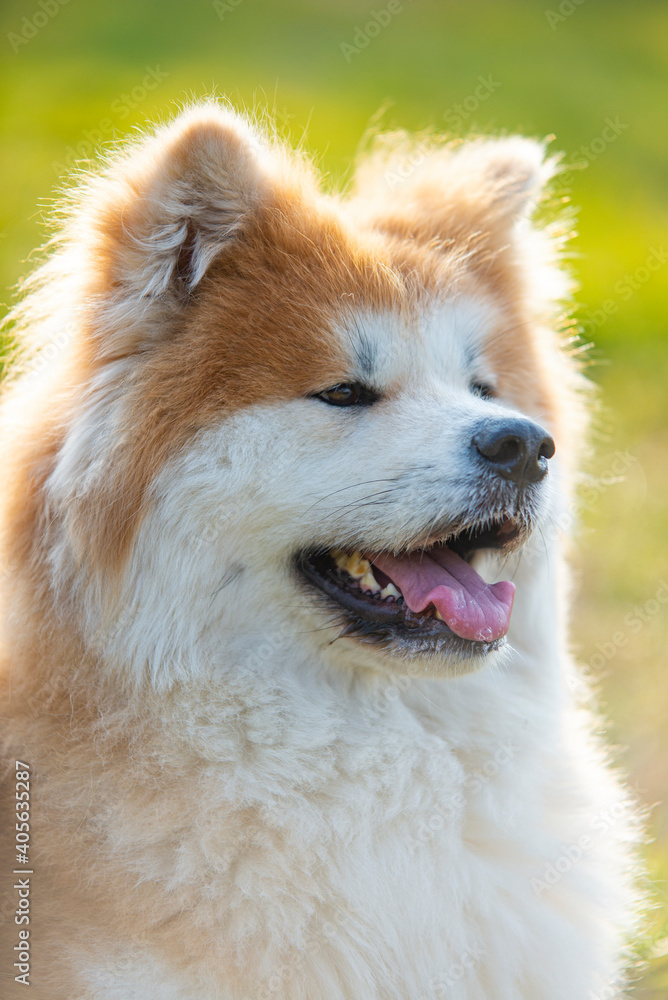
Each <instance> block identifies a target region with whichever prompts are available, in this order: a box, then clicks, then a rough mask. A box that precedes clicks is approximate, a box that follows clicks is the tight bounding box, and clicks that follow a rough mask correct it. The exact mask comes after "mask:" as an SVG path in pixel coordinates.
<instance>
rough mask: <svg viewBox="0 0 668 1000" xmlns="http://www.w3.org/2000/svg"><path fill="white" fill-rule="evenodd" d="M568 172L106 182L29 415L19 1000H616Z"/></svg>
mask: <svg viewBox="0 0 668 1000" xmlns="http://www.w3.org/2000/svg"><path fill="white" fill-rule="evenodd" d="M557 173H558V158H557V157H554V156H549V155H547V153H546V150H545V147H544V144H542V143H539V142H536V141H533V140H530V139H525V138H521V137H500V138H470V139H468V140H466V141H464V142H460V143H458V142H453V141H450V140H439V139H437V138H435V137H431V138H427V139H415V140H414V139H410V137H406V136H404V137H402V136H399V135H395V136H393V137H392V136H390V137H385V138H383V137H381V138H379V139H378V141H377V142H376V143H375V145H374V146H373V148H372V149H371V150H370V151H369V152H368V154H367V156H366V158H365V159H364V160H363V162H361V163H360V164H359V167H358V169H357V172H356V175H355V179H354V182H353V184H352V186H351V188H350V190H349V191H347V192H346V193H344V194H341V195H337V194H333V193H329V192H327V191H326V190H324V188H323V186H322V184H321V183H320V181H319V179H318V177H317V175H316V171H315V169H314V168H313V166H312V165H311V163H310V162H309V160H308V158H307V157H306V156H305V155H303V154H302V153H297V152H294V151H291V150H290V149H289V148H288V146H287V145H286V144H285V143H284V142H283V141H282V140H281V139H280V138H279V137H277V136H276V135H275V134H273V132H272V130H271V126H268V127H265V126H263V125H260V124H258V123H257V121H255V120H252V119H251V118H250V117H247V116H244V115H242V114H238V113H236V112H235V111H234V110H232V109H231V108H229V107H228V106H226V105H223V104H222V103H218V102H205V103H201V104H196V105H193V106H190V107H188V108H186V109H184V110H183V111H182V112H181V113H180V114H179V115H177V116H176V117H175V118H174V119H173V120H172V121H170V122H168V123H167V124H165V125H162V126H159V127H156V128H155V130H154V131H152V132H151V133H150V134H146V135H144V136H142V137H141V138H140V139H138V140H137V141H134V142H133V143H132V144H130V145H129V146H125V147H124V148H122V149H120V150H118V151H116V152H115V153H113V154H111V156H110V158H109V160H108V162H106V163H105V164H103V165H102V166H101V167H100V168H99V169H98V170H93V171H92V172H91V173H90V174H88V175H86V176H84V177H81V178H80V179H79V180H78V182H77V183H76V185H75V186H74V188H73V190H72V192H71V194H70V196H69V200H68V202H67V205H66V206H65V210H64V212H63V213H62V216H61V222H60V228H59V230H58V233H57V234H56V236H55V237H54V240H53V241H52V244H51V248H50V251H49V253H48V255H47V257H46V260H45V262H44V263H43V264H42V265H41V266H40V267H39V268H38V269H37V271H36V273H35V274H34V276H33V277H32V278H31V279H30V281H29V284H28V289H27V293H26V295H25V297H24V299H23V301H22V303H21V304H20V305H19V306H18V307H17V308H16V310H15V312H14V313H13V314H12V316H13V321H14V323H15V330H16V336H17V339H18V340H20V342H21V343H22V344H23V351H24V353H23V355H22V357H19V359H18V360H17V363H16V365H15V374H14V375H13V376H12V377H10V378H9V380H8V384H7V386H6V388H5V393H4V401H3V411H2V412H3V417H2V419H3V441H4V452H3V466H4V469H3V473H4V476H3V478H4V483H5V486H4V489H3V496H2V511H1V514H0V523H1V524H2V561H3V577H2V585H3V625H2V650H3V651H2V667H1V671H0V681H1V688H0V692H1V694H0V705H1V708H0V712H1V715H2V720H3V756H4V761H5V767H4V789H5V791H4V806H3V815H4V817H5V820H4V821H3V830H4V835H5V847H4V856H3V872H4V873H7V872H15V874H11V875H10V876H9V881H8V880H7V878H5V887H6V902H5V908H4V911H3V912H4V913H5V917H6V919H5V921H4V926H3V950H2V976H3V977H4V985H3V996H7V995H9V996H15V995H16V996H19V995H22V993H21V991H22V989H23V987H24V985H25V984H26V983H29V984H30V986H31V987H32V996H33V997H37V998H42V997H44V998H48V1000H61V998H62V1000H65V998H67V1000H73V998H76V1000H98V998H100V1000H101V998H104V1000H107V998H118V1000H158V998H160V1000H195V998H197V1000H214V998H215V1000H288V998H289V1000H440V998H448V1000H585V998H590V1000H591V998H592V997H596V998H598V1000H603V998H609V997H613V996H614V997H618V996H622V994H623V991H624V988H625V982H626V975H627V973H626V971H625V970H626V969H627V968H628V965H629V962H630V960H631V956H632V950H631V949H632V943H633V940H634V936H635V935H636V934H637V933H638V927H639V920H640V919H641V915H642V904H643V900H642V893H641V892H640V890H639V887H638V879H637V865H638V859H637V845H638V843H639V839H640V837H641V835H642V830H641V826H642V824H641V822H640V820H639V815H638V807H637V806H636V804H635V802H634V799H633V796H632V795H631V794H630V793H629V792H628V790H627V787H626V785H625V783H624V780H623V778H620V777H619V776H618V774H617V772H616V770H615V769H614V768H612V767H611V765H610V764H609V762H608V755H607V752H606V750H605V748H604V746H603V745H602V744H601V743H600V741H599V739H598V737H597V736H596V735H595V731H597V730H598V729H599V728H600V726H599V722H598V720H597V719H596V717H595V714H593V710H592V708H591V705H590V701H589V698H588V695H587V693H586V690H585V689H584V688H583V683H584V682H583V681H582V679H581V678H580V677H579V675H578V672H577V668H576V667H575V666H574V664H573V661H572V659H571V656H570V653H569V640H568V633H567V619H568V610H567V605H568V599H569V594H570V584H569V575H568V563H567V556H568V544H569V543H568V537H569V535H570V533H571V532H570V526H571V521H572V516H571V511H572V509H573V490H574V488H575V485H576V483H577V475H578V467H579V463H581V462H582V461H583V455H584V450H583V449H584V442H585V441H586V439H587V435H586V426H587V409H588V407H587V389H586V384H585V380H584V378H583V375H582V373H581V372H580V370H579V368H578V365H577V363H576V360H575V359H574V357H573V355H572V351H569V346H568V342H567V341H568V337H567V334H566V333H564V322H563V318H562V317H563V311H564V302H567V301H568V297H569V295H570V292H571V282H570V278H569V276H568V274H567V272H566V270H565V268H564V267H563V263H562V258H563V253H562V251H563V246H564V241H565V239H566V236H567V235H568V230H569V228H570V226H571V225H572V223H571V220H570V219H569V218H568V217H566V219H565V221H564V219H563V217H562V219H561V221H560V220H559V218H558V217H556V218H553V219H552V221H549V220H550V218H551V216H550V213H549V199H550V197H551V196H550V195H549V191H550V185H551V182H552V178H553V177H554V176H555V174H557ZM546 192H547V193H546ZM553 201H554V199H553ZM541 206H542V207H541ZM545 206H547V207H545ZM557 214H558V213H557ZM537 218H539V219H543V220H546V219H547V220H548V221H543V222H537V221H536V219H537ZM54 345H55V346H54ZM40 347H41V353H40ZM583 692H584V693H583ZM25 793H27V794H25ZM15 813H16V817H15ZM15 818H16V822H15V821H14V820H15ZM14 826H16V831H15V830H14ZM24 872H25V873H26V874H24ZM3 877H4V876H3ZM12 880H13V881H12ZM7 900H8V902H7Z"/></svg>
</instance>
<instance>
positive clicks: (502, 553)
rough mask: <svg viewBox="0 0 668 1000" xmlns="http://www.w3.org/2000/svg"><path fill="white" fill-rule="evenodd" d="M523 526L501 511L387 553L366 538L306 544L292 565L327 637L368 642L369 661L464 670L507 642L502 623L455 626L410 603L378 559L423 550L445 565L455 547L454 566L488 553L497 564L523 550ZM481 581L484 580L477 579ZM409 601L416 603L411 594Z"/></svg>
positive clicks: (415, 555)
mask: <svg viewBox="0 0 668 1000" xmlns="http://www.w3.org/2000/svg"><path fill="white" fill-rule="evenodd" d="M530 533H531V531H530V525H529V524H528V523H526V522H524V521H523V520H518V519H515V518H510V517H501V518H499V519H496V520H492V521H486V522H485V523H480V524H478V525H477V526H475V525H474V526H472V527H471V526H469V527H467V528H466V529H465V530H459V531H450V532H447V531H446V532H442V533H439V534H438V535H431V536H430V535H428V534H425V536H423V538H422V539H419V540H418V541H417V542H414V543H413V544H412V545H410V546H408V547H403V548H402V549H401V550H399V552H398V553H394V554H391V555H389V556H383V553H382V552H381V551H379V549H378V548H377V547H375V546H373V545H369V546H368V547H367V546H361V547H360V546H358V547H356V548H355V549H345V548H340V547H333V548H328V549H325V548H312V549H309V550H306V551H302V552H299V553H298V554H297V556H296V557H295V569H296V572H297V575H298V579H299V580H300V581H301V583H302V585H303V587H305V588H306V590H307V592H308V594H309V597H310V599H311V600H312V601H313V603H314V604H315V605H316V606H317V607H319V608H320V609H321V610H323V611H325V612H326V613H327V615H328V620H329V622H330V624H331V628H332V630H333V632H334V633H335V635H334V638H333V639H331V640H329V641H330V642H332V643H333V642H335V641H337V640H338V639H349V640H353V641H354V642H356V643H359V644H362V645H364V646H365V647H366V648H367V652H371V649H370V648H369V647H375V653H376V655H374V656H373V659H374V660H376V659H377V654H380V655H381V657H382V658H383V659H388V658H389V659H394V660H399V661H408V662H413V663H414V664H415V663H416V661H417V663H420V664H422V665H423V666H424V667H426V668H427V669H429V670H430V672H435V673H440V672H442V670H443V669H445V670H446V672H449V671H450V670H454V671H455V672H458V673H464V672H468V671H471V670H475V669H478V668H479V667H481V666H482V665H483V664H485V663H487V662H489V660H490V656H491V654H495V653H498V652H500V651H502V650H503V649H504V647H506V645H507V636H506V631H507V628H504V624H503V623H501V624H498V623H497V624H496V627H495V628H491V629H487V628H485V625H484V622H483V625H482V626H480V627H477V628H466V627H464V628H462V626H461V623H460V622H459V621H458V620H453V619H452V618H451V620H450V623H448V621H446V620H445V618H444V617H443V616H442V615H441V614H440V612H439V610H438V608H436V607H435V606H434V605H433V604H429V605H427V606H426V607H424V608H423V609H422V610H411V608H410V607H409V605H408V603H407V600H406V599H405V597H404V594H403V593H402V591H401V589H400V586H398V585H397V582H396V580H393V579H392V578H391V576H390V575H388V573H387V572H384V571H383V569H381V568H380V567H379V566H378V565H377V561H378V562H380V563H381V564H382V565H383V566H384V567H385V569H387V565H388V559H389V560H390V565H394V563H393V562H392V560H394V559H395V558H396V556H397V555H398V556H399V558H402V557H403V558H407V559H409V560H411V561H412V560H415V559H417V560H419V561H422V560H423V559H424V557H429V558H430V559H431V560H434V559H436V560H439V561H440V562H441V563H445V564H446V565H451V564H452V560H453V555H452V553H454V556H455V560H454V561H455V565H456V566H461V562H460V561H463V562H465V563H467V564H468V565H469V567H470V566H471V563H472V562H473V561H474V560H475V561H476V564H477V565H479V563H480V561H482V560H481V558H480V557H484V556H486V555H489V556H492V557H495V558H494V559H493V563H494V564H496V565H497V566H498V567H500V566H501V565H502V564H503V561H504V559H505V558H506V557H507V556H508V555H509V554H511V553H513V552H519V551H520V550H521V549H522V547H523V546H524V544H525V543H526V541H527V540H528V538H529V535H530ZM385 552H387V549H386V550H385ZM444 557H445V558H444ZM456 557H458V559H459V561H457V558H456ZM390 572H391V570H390ZM471 573H473V570H472V569H471ZM480 583H481V584H482V585H483V586H485V584H484V581H483V580H482V579H480ZM494 586H496V585H493V587H494ZM502 586H506V587H511V585H509V584H503V585H502ZM493 587H492V589H493ZM511 589H512V588H511ZM506 593H507V592H506ZM411 603H413V604H414V605H415V600H413V601H412V602H411ZM510 604H511V605H512V598H510ZM508 616H509V612H508ZM445 617H446V618H447V617H448V615H447V614H446V616H445ZM462 633H464V634H462ZM486 633H489V634H486ZM423 666H420V667H418V669H423Z"/></svg>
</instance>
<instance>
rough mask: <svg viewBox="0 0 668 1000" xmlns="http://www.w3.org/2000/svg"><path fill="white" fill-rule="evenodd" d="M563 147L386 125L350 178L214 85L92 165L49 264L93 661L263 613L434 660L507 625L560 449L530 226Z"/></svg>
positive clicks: (64, 526) (53, 498) (468, 648)
mask: <svg viewBox="0 0 668 1000" xmlns="http://www.w3.org/2000/svg"><path fill="white" fill-rule="evenodd" d="M552 168H553V164H551V163H550V162H549V161H548V162H547V163H546V162H545V161H544V159H543V150H542V147H541V146H540V145H539V144H537V143H533V142H530V141H528V140H521V139H499V140H477V141H472V142H469V143H465V144H464V145H462V146H461V147H453V146H444V145H441V146H438V145H433V146H431V147H429V148H427V147H425V148H423V149H422V150H420V151H419V152H418V154H417V155H416V154H415V151H413V152H412V154H411V155H410V156H409V157H408V158H407V159H406V158H405V154H404V153H403V152H402V150H401V148H400V147H396V146H395V147H394V149H393V151H392V152H390V153H389V154H387V155H386V154H385V153H382V152H381V153H379V154H376V155H375V156H372V157H371V158H370V160H369V162H368V163H367V165H366V166H365V167H364V168H363V169H362V170H361V171H360V173H359V175H358V182H357V186H356V188H355V189H354V191H353V193H352V194H351V195H350V196H348V197H347V198H344V199H339V198H335V197H332V196H329V195H326V194H323V193H322V191H320V190H319V189H318V186H317V183H316V180H315V179H314V175H313V173H312V170H311V168H310V167H309V165H308V164H306V163H305V162H304V161H303V160H302V159H299V158H297V157H295V155H294V154H290V153H288V152H286V150H285V149H284V148H283V147H282V146H281V145H280V144H279V143H277V142H276V141H273V140H271V141H270V140H269V139H267V138H265V137H263V136H262V135H261V134H260V133H259V132H258V131H256V130H255V128H253V127H252V126H250V125H248V124H247V123H246V122H245V121H244V120H242V119H240V118H238V117H236V116H234V115H233V114H232V113H230V112H229V111H227V110H223V109H221V108H219V107H216V106H206V107H204V108H198V109H195V110H193V111H190V112H188V113H186V114H185V115H183V116H181V118H180V119H179V120H177V121H176V122H175V123H174V124H172V125H170V126H167V127H166V128H163V129H161V130H159V131H158V132H157V133H156V135H155V136H153V137H151V138H150V139H148V140H145V141H144V142H143V143H141V144H139V145H138V146H136V147H134V148H132V149H130V150H129V151H128V152H126V153H124V154H123V155H122V156H120V157H117V158H116V159H115V160H114V161H113V162H112V163H111V165H110V166H109V168H108V170H107V171H106V172H105V173H104V174H103V175H102V176H101V177H98V178H97V179H95V180H93V181H91V182H90V183H89V185H88V187H87V188H85V189H84V191H83V193H81V194H80V195H79V198H78V202H77V207H76V209H75V213H74V215H73V216H72V220H71V222H70V224H69V229H68V232H67V233H66V241H65V247H64V250H63V251H62V252H61V256H60V258H59V260H60V263H58V259H57V260H56V262H55V263H54V264H52V265H51V274H52V275H54V274H55V275H56V276H57V275H58V274H60V276H61V281H62V282H65V283H66V286H65V287H67V288H69V290H70V291H69V297H70V298H71V299H73V300H76V302H75V306H76V315H75V314H74V313H72V318H71V322H72V329H73V335H72V343H71V344H70V347H69V349H68V350H67V351H66V352H65V355H66V356H67V357H66V360H64V361H63V370H64V371H65V372H66V378H67V379H68V384H69V385H75V386H76V387H77V389H76V391H75V392H74V393H73V394H71V395H70V398H69V401H68V403H67V406H66V407H65V409H66V411H67V416H66V418H62V424H63V427H64V428H65V429H64V432H63V438H62V442H61V444H60V447H59V449H58V451H57V454H56V456H55V459H54V465H53V469H52V471H51V474H50V476H49V478H48V480H47V482H46V486H45V489H46V491H47V493H48V495H49V503H50V510H51V511H52V513H53V517H52V522H51V523H52V525H57V526H58V527H57V531H58V532H59V535H58V539H57V542H54V541H53V539H52V550H54V551H55V550H56V549H57V553H58V555H57V558H55V557H52V559H51V561H52V565H53V567H54V573H55V574H56V576H58V575H60V577H61V578H62V579H65V578H67V579H68V580H71V581H73V582H74V583H75V585H76V587H78V588H79V591H78V592H79V593H83V592H85V594H86V601H87V607H88V614H89V618H90V621H92V623H93V625H94V631H95V630H97V632H96V634H98V635H99V634H100V632H99V629H100V627H101V623H106V625H105V628H106V627H109V625H110V623H111V624H112V625H113V628H112V631H111V633H108V632H107V633H105V632H104V631H103V632H102V633H101V634H103V636H104V641H103V642H102V643H101V647H103V648H104V649H105V651H106V654H107V655H114V650H117V651H118V656H119V657H120V658H122V657H123V656H127V657H132V658H134V659H137V658H138V659H139V661H141V662H142V663H143V662H145V661H149V662H150V663H151V664H152V665H153V667H154V670H155V672H156V673H159V672H160V670H161V669H163V668H162V667H161V666H160V663H161V662H162V663H163V664H165V663H167V664H173V663H176V662H177V661H178V662H183V660H184V658H185V659H187V658H188V656H196V655H197V653H196V650H197V649H198V648H199V649H201V650H204V649H206V650H207V651H208V653H207V655H208V654H209V653H210V654H211V655H217V654H216V652H215V651H216V650H217V649H218V648H220V649H224V648H226V647H227V648H233V647H234V644H235V642H236V643H237V644H238V643H239V642H240V641H241V639H240V637H246V641H249V637H250V636H252V635H253V634H257V635H260V634H264V633H265V632H267V630H269V631H272V630H273V633H274V634H281V635H282V636H283V637H285V636H290V637H291V639H290V642H291V647H292V648H293V649H294V648H295V647H296V646H297V645H298V646H299V647H300V648H303V650H307V649H308V650H312V649H313V646H314V644H315V645H317V646H318V647H319V648H320V649H322V650H324V649H325V648H327V649H328V650H329V652H328V653H327V655H328V656H334V657H336V656H341V658H342V659H344V658H345V659H346V660H347V661H350V660H351V657H353V658H355V659H356V660H357V661H359V662H360V663H373V664H375V665H378V664H385V665H389V666H393V665H394V666H397V665H398V664H399V662H405V661H406V660H415V658H416V657H418V658H425V657H426V658H427V659H428V662H429V663H431V664H436V665H437V666H438V669H439V670H441V671H442V672H446V671H447V670H449V669H461V668H462V666H464V668H465V669H466V668H467V667H475V666H478V665H480V664H482V663H484V662H486V661H487V660H488V658H489V655H490V654H493V653H494V652H495V651H496V650H497V649H498V648H499V647H500V646H501V645H503V643H504V642H505V636H506V633H507V632H508V628H509V623H510V616H511V608H512V604H513V591H514V587H513V584H512V582H510V581H509V580H508V579H507V578H506V577H505V576H504V573H503V568H504V566H508V567H509V570H508V571H509V572H511V571H512V566H513V563H512V560H509V559H508V556H509V554H512V553H517V552H519V551H520V550H521V549H522V546H523V545H524V544H525V543H526V541H527V539H528V538H529V536H530V535H531V533H532V532H533V531H534V530H535V529H536V527H537V526H539V525H540V523H541V519H543V518H544V517H545V514H546V511H547V509H548V506H549V497H550V492H551V481H552V480H553V479H554V475H553V471H552V470H551V468H550V466H551V465H552V462H551V460H552V456H553V454H554V453H555V442H556V448H557V452H559V457H560V458H561V452H562V450H563V452H564V453H565V455H566V457H568V456H569V454H570V453H571V452H572V449H573V442H572V440H571V437H572V429H571V420H570V418H571V416H572V412H571V411H572V410H573V409H574V405H575V404H574V403H573V396H572V391H571V389H572V378H571V375H569V371H570V367H569V364H568V362H567V360H566V359H565V357H564V353H563V351H562V348H561V345H560V344H559V342H558V339H559V338H558V336H557V334H556V333H555V331H554V328H555V325H556V321H555V312H556V309H555V303H556V302H557V301H558V300H559V298H560V297H561V296H562V295H563V293H564V290H565V284H564V282H563V280H562V279H561V278H560V272H559V270H558V269H557V268H556V266H555V261H554V254H555V251H554V245H555V240H554V239H551V238H550V237H549V235H546V233H545V232H544V231H540V230H538V229H536V228H535V227H534V226H533V225H532V224H531V221H530V218H531V213H532V211H533V208H534V206H535V204H536V203H537V200H538V198H539V196H540V193H541V189H542V186H543V183H544V181H545V179H546V178H547V177H548V176H549V174H550V173H551V172H552ZM397 179H398V180H397ZM50 280H51V287H54V285H53V278H51V279H50ZM67 282H69V284H67ZM72 309H74V306H73V307H72ZM50 530H52V531H54V530H56V528H52V529H50ZM81 588H83V590H82V589H81ZM267 623H270V624H267ZM91 627H93V626H91ZM297 636H299V638H297ZM333 640H336V641H335V642H334V643H333V644H332V641H333ZM217 644H218V645H217ZM184 651H186V652H184ZM237 653H238V649H237Z"/></svg>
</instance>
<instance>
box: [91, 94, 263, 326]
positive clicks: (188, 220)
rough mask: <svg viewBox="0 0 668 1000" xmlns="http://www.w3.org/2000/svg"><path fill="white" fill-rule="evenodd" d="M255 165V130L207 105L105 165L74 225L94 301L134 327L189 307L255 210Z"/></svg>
mask: <svg viewBox="0 0 668 1000" xmlns="http://www.w3.org/2000/svg"><path fill="white" fill-rule="evenodd" d="M263 159H266V151H265V150H264V149H263V148H262V142H261V139H260V138H259V136H258V135H257V134H256V132H255V130H254V129H253V127H252V126H251V125H249V124H248V123H247V122H246V121H245V119H243V118H242V117H241V116H239V115H236V114H234V113H233V112H231V111H229V110H227V109H225V108H223V107H221V106H220V105H217V104H214V103H208V104H205V105H201V106H199V107H195V108H193V109H191V110H188V111H186V112H184V113H183V114H181V115H180V116H179V117H178V118H177V119H176V120H175V121H173V122H172V123H171V124H168V125H166V126H163V127H161V128H159V129H158V130H157V131H156V132H155V134H154V135H152V136H150V137H149V138H148V139H145V140H144V141H142V142H140V143H139V144H137V145H134V146H131V147H130V148H129V149H127V150H126V151H125V152H123V153H122V154H121V155H120V156H116V157H113V158H112V159H111V160H110V162H109V165H108V167H107V169H106V171H105V172H104V173H103V174H102V175H101V176H98V177H96V178H94V179H93V180H92V181H91V183H90V185H89V187H88V189H87V191H86V194H85V196H84V198H83V200H82V203H81V204H80V206H79V211H78V213H77V216H76V218H75V219H74V222H75V227H76V228H75V232H74V234H73V235H74V240H75V241H77V242H78V243H79V248H80V250H82V251H83V254H84V255H85V260H83V261H82V264H83V265H84V266H86V265H87V266H88V269H89V273H90V275H91V287H92V290H93V298H94V299H95V300H97V301H98V302H99V301H101V300H102V302H103V307H104V308H105V309H107V310H109V309H110V308H113V305H114V303H116V304H117V305H118V307H119V308H120V307H121V306H122V307H123V308H124V310H125V311H126V313H127V314H128V315H129V317H130V321H131V322H133V323H134V321H135V320H136V318H137V317H138V316H143V317H144V319H145V320H147V319H150V315H151V313H154V314H155V313H159V312H160V311H161V307H165V308H167V309H168V310H171V311H172V312H173V311H174V308H175V307H178V306H179V304H183V303H185V302H187V300H188V297H189V296H190V295H191V293H192V292H193V291H194V290H195V289H196V288H197V285H198V284H199V283H200V282H201V280H202V278H203V277H204V275H205V274H206V271H207V269H208V268H209V266H210V264H211V262H212V261H213V259H214V258H215V257H216V256H217V255H218V254H220V253H221V252H222V251H224V250H225V248H233V244H234V241H235V239H237V238H238V237H239V235H240V233H241V232H242V230H243V227H244V222H245V220H246V219H247V218H248V217H249V215H250V214H252V212H253V210H254V208H255V207H256V206H257V205H258V203H259V202H260V201H261V199H262V195H263V191H264V190H265V188H266V177H265V171H264V169H263ZM77 237H78V240H77ZM151 307H154V308H153V309H152V308H151ZM144 327H146V324H144ZM116 329H118V327H117V326H116ZM128 332H129V331H128Z"/></svg>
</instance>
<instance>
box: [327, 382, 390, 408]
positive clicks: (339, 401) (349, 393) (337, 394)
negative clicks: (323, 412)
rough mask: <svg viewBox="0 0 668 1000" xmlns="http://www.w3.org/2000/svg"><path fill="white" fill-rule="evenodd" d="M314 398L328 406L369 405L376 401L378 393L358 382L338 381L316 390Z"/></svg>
mask: <svg viewBox="0 0 668 1000" xmlns="http://www.w3.org/2000/svg"><path fill="white" fill-rule="evenodd" d="M314 398H315V399H321V400H322V401H323V403H329V405H330V406H371V404H372V403H375V402H377V400H378V393H377V392H375V391H374V390H373V389H369V387H368V386H366V385H361V383H359V382H339V384H338V385H333V386H332V388H331V389H325V390H324V391H323V392H317V393H316V394H315V397H314Z"/></svg>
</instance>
